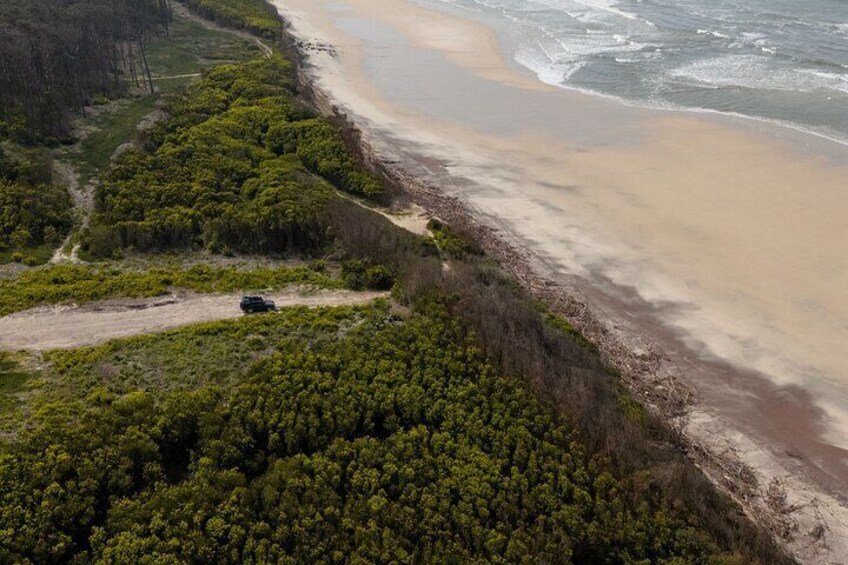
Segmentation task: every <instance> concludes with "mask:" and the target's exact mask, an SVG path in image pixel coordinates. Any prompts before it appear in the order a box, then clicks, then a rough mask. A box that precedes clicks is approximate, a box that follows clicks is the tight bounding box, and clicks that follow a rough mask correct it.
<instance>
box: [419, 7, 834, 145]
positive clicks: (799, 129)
mask: <svg viewBox="0 0 848 565" xmlns="http://www.w3.org/2000/svg"><path fill="white" fill-rule="evenodd" d="M416 5H417V4H416ZM439 9H440V10H442V11H444V12H445V13H448V14H451V15H452V16H454V17H456V18H460V19H467V20H469V21H473V22H477V23H480V24H482V25H486V23H484V22H486V21H490V22H491V25H495V23H494V20H493V19H492V18H490V17H488V16H487V15H485V14H483V13H482V12H473V11H472V10H464V9H463V7H462V6H460V5H458V4H448V3H445V4H444V5H443V6H440V8H439ZM513 47H514V45H513V44H511V43H510V42H509V41H506V40H505V39H504V38H501V41H500V50H501V51H502V52H504V51H506V52H508V51H510V50H511V48H513ZM503 62H504V65H505V66H507V67H508V68H511V69H512V70H513V71H514V72H516V73H519V74H522V75H525V76H527V77H532V80H534V81H536V82H538V83H539V84H541V85H544V86H546V87H551V88H555V89H558V90H566V91H569V92H573V93H575V94H579V95H582V96H591V97H596V98H600V99H603V100H608V101H610V102H613V103H616V104H620V105H622V106H626V107H628V108H634V109H637V110H648V111H652V112H670V113H678V114H683V115H687V114H691V115H693V116H699V115H707V116H716V117H719V118H720V119H727V120H741V121H742V122H751V124H750V126H751V127H754V126H756V125H765V126H766V127H774V128H779V129H783V130H787V132H788V133H789V134H790V135H799V134H800V135H808V136H812V137H815V138H816V139H817V140H820V141H823V142H826V143H835V144H837V145H840V146H843V147H848V137H844V138H842V137H837V136H835V135H829V134H828V133H825V132H822V131H817V130H815V129H813V128H812V127H811V126H805V125H803V124H799V123H795V122H789V121H783V120H778V119H773V118H767V117H764V116H755V115H748V114H742V113H739V112H726V111H722V110H715V109H711V108H697V107H687V106H675V105H673V104H670V105H662V104H658V103H657V104H654V103H651V102H650V101H647V100H645V101H639V100H632V99H628V98H624V97H622V96H618V95H615V94H608V93H605V92H600V91H595V90H591V89H588V88H581V87H579V86H574V85H570V84H565V83H558V84H553V83H551V82H548V81H545V80H544V79H543V78H542V77H540V76H539V75H538V73H536V71H534V70H533V69H531V68H529V67H526V66H524V65H523V64H522V63H520V62H518V61H517V60H515V59H514V58H512V57H506V56H504V58H503ZM846 135H847V136H848V134H846Z"/></svg>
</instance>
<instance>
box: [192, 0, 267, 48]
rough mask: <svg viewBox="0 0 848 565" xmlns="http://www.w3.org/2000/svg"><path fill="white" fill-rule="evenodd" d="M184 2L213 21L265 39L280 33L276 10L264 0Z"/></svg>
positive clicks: (196, 0) (198, 0)
mask: <svg viewBox="0 0 848 565" xmlns="http://www.w3.org/2000/svg"><path fill="white" fill-rule="evenodd" d="M185 4H186V6H188V7H189V8H191V9H192V10H193V11H195V12H197V13H198V14H200V15H202V16H203V17H205V18H208V19H210V20H212V21H213V22H218V23H220V24H222V25H227V26H231V27H234V28H236V29H243V30H247V31H250V32H252V33H255V34H257V35H259V36H261V37H264V38H266V39H279V38H280V34H281V33H282V29H283V25H282V22H281V21H280V19H279V17H278V16H277V10H276V9H275V8H274V7H273V6H271V5H270V4H269V3H268V2H266V1H265V0H185Z"/></svg>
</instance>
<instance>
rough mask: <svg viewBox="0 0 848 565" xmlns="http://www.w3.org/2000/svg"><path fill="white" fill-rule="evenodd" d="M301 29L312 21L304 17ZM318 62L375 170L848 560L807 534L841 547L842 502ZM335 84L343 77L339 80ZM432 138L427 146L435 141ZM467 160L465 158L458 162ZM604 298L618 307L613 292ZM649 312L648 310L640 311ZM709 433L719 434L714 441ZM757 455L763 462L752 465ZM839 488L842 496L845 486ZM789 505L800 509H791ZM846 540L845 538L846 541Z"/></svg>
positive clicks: (736, 486) (330, 100)
mask: <svg viewBox="0 0 848 565" xmlns="http://www.w3.org/2000/svg"><path fill="white" fill-rule="evenodd" d="M288 3H289V2H286V1H284V0H281V1H278V2H276V4H277V5H278V7H280V6H281V5H285V4H288ZM316 9H317V8H316ZM283 14H284V16H286V19H287V21H289V22H291V18H290V17H289V16H290V14H288V13H286V11H285V10H284V11H283ZM295 19H296V18H295ZM301 24H303V22H302V21H301ZM294 26H295V28H296V29H297V30H298V31H297V32H296V35H297V36H298V37H299V38H300V40H301V41H306V42H309V41H312V40H314V39H316V37H315V36H312V37H310V34H309V33H308V32H306V33H304V30H302V29H299V28H298V25H297V23H296V22H295V23H294ZM333 47H334V48H336V45H335V44H334V45H333ZM341 48H342V50H343V51H344V52H345V53H346V54H347V55H348V56H349V57H353V58H354V59H359V62H360V63H361V62H362V59H364V56H363V55H362V53H357V52H354V51H355V50H353V49H351V48H350V46H348V47H347V50H345V48H344V46H342V47H341ZM313 56H314V57H316V58H320V59H321V61H312V63H313V64H314V65H316V66H313V67H312V68H311V69H309V70H308V73H309V74H310V75H311V81H312V82H314V83H315V84H314V85H310V88H313V86H314V90H315V91H316V92H315V95H316V97H317V98H318V99H319V101H320V102H321V103H320V104H319V105H320V106H321V107H322V109H323V110H324V111H325V112H330V113H336V114H337V115H340V117H341V118H342V119H344V120H346V121H348V122H349V123H352V124H353V127H354V128H357V129H359V130H360V131H361V133H362V136H363V139H361V140H358V141H359V142H360V145H361V148H362V149H363V152H364V153H365V156H366V158H367V160H368V161H369V162H370V164H371V165H372V166H373V167H375V168H377V169H378V170H379V171H380V172H382V173H384V175H386V176H388V177H389V178H390V179H393V180H394V181H395V182H396V184H398V185H400V186H402V187H404V189H405V190H406V191H407V192H408V193H409V194H410V195H411V196H412V199H413V200H414V201H416V202H417V203H420V204H422V205H423V206H424V207H425V208H427V209H428V210H430V211H431V212H434V213H435V214H436V215H437V216H439V217H442V218H443V219H445V220H446V221H448V222H450V223H458V224H459V225H462V226H465V227H467V228H469V229H471V230H472V231H473V232H474V233H475V234H476V235H477V237H478V239H480V240H481V242H482V243H483V247H484V248H485V249H486V251H487V252H488V253H489V254H491V255H492V256H493V257H494V258H495V259H496V260H497V261H498V263H499V264H501V266H502V267H504V268H505V269H506V270H507V271H508V272H509V273H510V274H512V275H513V276H516V278H517V279H518V280H519V281H520V282H521V284H522V286H524V287H525V288H526V289H528V290H529V291H530V292H531V294H533V295H534V296H536V297H541V298H543V299H544V300H545V301H546V302H547V303H549V304H551V305H553V306H554V307H555V309H556V310H557V311H559V312H561V313H563V314H565V315H566V317H567V318H568V319H569V320H570V321H571V322H573V324H574V325H575V326H576V327H577V328H578V329H579V330H580V331H581V332H583V333H585V334H586V335H587V337H589V338H590V339H592V341H594V342H596V343H597V344H598V345H599V347H600V348H601V350H602V353H603V355H604V357H605V358H606V360H607V361H610V362H611V363H612V364H613V365H614V366H616V367H618V368H620V369H622V372H623V376H624V377H625V381H626V382H627V384H628V387H629V388H631V390H633V391H634V393H635V394H636V395H637V398H639V399H640V400H641V401H643V402H646V404H647V405H648V406H649V407H650V408H651V409H652V410H654V411H656V412H658V413H660V414H662V415H663V416H664V417H665V419H666V421H668V422H669V423H670V424H671V425H672V426H673V427H675V428H677V429H679V430H681V432H682V433H683V434H684V435H685V436H686V438H687V443H689V444H690V455H692V458H693V460H695V461H696V463H698V464H699V466H701V467H702V468H703V469H704V470H705V471H706V472H707V474H708V476H710V477H711V479H712V480H713V481H714V482H715V483H716V484H717V485H719V487H720V488H721V489H722V490H723V491H725V492H728V493H729V494H731V496H733V498H734V499H736V500H737V501H738V502H740V504H741V505H742V506H743V508H745V509H746V511H747V512H748V513H749V515H751V516H752V517H753V518H754V519H755V520H756V521H757V522H759V523H761V524H763V525H765V526H766V527H768V528H769V529H770V530H772V532H774V533H775V535H777V536H778V537H780V536H781V535H783V536H784V539H783V540H782V541H783V543H784V545H785V546H786V547H788V548H790V550H791V551H793V552H794V553H795V554H796V555H803V556H804V557H805V558H809V559H816V560H817V561H818V559H822V560H824V559H825V558H826V556H827V558H833V557H834V555H837V556H838V555H840V553H838V552H839V551H841V550H840V549H836V548H832V549H836V551H837V553H835V554H832V553H830V552H828V551H827V549H825V548H823V547H821V546H822V545H823V544H822V543H820V542H821V540H820V539H812V540H810V539H808V537H809V536H807V535H806V534H807V533H808V532H811V531H813V530H815V528H816V527H817V525H818V524H820V523H821V522H822V521H824V522H825V523H826V524H828V526H827V527H828V532H829V533H832V534H834V537H836V538H837V539H836V540H829V541H830V542H834V541H839V536H840V533H839V532H838V531H837V530H838V528H841V527H843V526H845V524H846V521H845V517H846V514H845V513H844V511H845V507H844V505H841V504H839V501H838V500H837V499H836V498H834V497H831V496H828V495H827V494H826V493H824V492H818V491H817V490H816V489H812V490H810V489H808V487H807V485H806V484H805V481H804V480H802V479H803V477H801V479H799V477H798V476H797V475H798V474H799V473H798V469H795V470H791V469H789V470H785V469H784V468H783V467H781V466H782V465H785V464H786V461H776V460H774V461H773V460H770V459H774V455H773V454H772V453H769V449H768V447H773V446H768V447H766V446H763V445H760V444H758V443H757V442H756V441H752V440H751V438H750V437H746V436H745V435H744V434H738V435H734V434H736V430H735V429H734V427H733V426H732V425H731V424H732V423H729V422H727V421H724V420H723V419H722V416H721V415H717V414H715V413H712V414H711V413H709V411H707V410H704V409H703V406H702V402H701V401H700V400H693V397H694V396H696V395H697V393H695V392H693V391H692V390H691V386H687V385H686V384H685V383H684V382H683V381H681V380H680V378H679V377H680V375H679V373H681V372H682V371H681V368H680V367H675V366H674V365H675V364H677V363H679V362H680V360H679V359H673V358H671V357H670V356H669V352H668V350H667V349H657V348H656V344H655V343H653V342H652V340H651V339H650V338H649V339H647V340H644V339H639V337H638V336H639V334H640V333H641V332H640V331H639V328H636V327H631V328H615V327H611V324H616V323H620V320H615V321H612V322H611V320H610V319H609V316H606V315H604V308H603V307H599V304H598V301H596V300H594V299H593V298H594V297H593V294H597V293H602V291H601V290H599V289H598V288H592V286H591V285H588V284H585V283H586V281H583V283H584V284H582V285H581V283H580V281H577V279H576V278H575V277H572V278H571V279H570V280H569V282H568V283H564V282H563V280H562V278H563V277H562V276H557V275H558V273H557V272H556V268H555V266H552V265H551V264H549V263H548V262H546V258H545V257H541V256H539V255H537V254H535V253H533V254H532V255H529V256H528V253H527V251H528V246H527V245H526V242H522V241H521V239H520V235H516V234H514V233H513V234H510V233H509V229H508V228H507V227H499V228H492V227H489V226H492V225H495V226H497V225H498V223H497V222H498V220H497V218H493V217H492V216H491V215H490V214H488V213H487V212H486V211H485V210H482V209H480V208H479V207H477V208H475V206H474V204H473V203H471V202H468V201H464V200H463V199H462V198H459V197H457V196H456V194H455V192H456V191H455V190H454V191H453V192H452V193H450V194H446V193H445V191H444V190H443V187H444V186H445V185H444V183H445V182H451V183H453V182H462V179H461V177H460V178H457V177H456V175H455V174H454V172H453V171H452V170H451V168H452V167H455V166H456V164H455V163H451V162H446V161H445V160H442V159H439V158H438V157H432V156H431V157H427V156H426V152H421V151H420V149H421V147H409V146H408V144H407V145H405V144H404V141H403V140H402V139H400V136H398V137H393V135H392V134H393V133H394V131H395V130H394V124H392V123H391V120H387V123H374V122H373V121H371V120H368V119H367V118H363V117H362V116H360V115H357V114H356V113H354V112H349V110H348V104H345V100H340V99H339V98H338V95H339V90H338V89H334V88H329V87H328V85H327V84H326V82H327V74H326V67H325V69H324V70H325V74H324V75H323V76H322V75H321V74H320V73H319V72H318V70H316V69H320V67H321V65H331V64H336V65H337V64H338V62H334V56H333V55H332V54H330V53H323V52H318V53H314V54H313ZM348 62H349V61H348ZM335 80H339V79H338V77H336V79H335ZM322 83H323V84H322ZM548 88H551V89H554V88H556V87H552V86H549V87H548ZM557 90H560V89H557ZM360 95H361V93H360ZM348 102H349V99H348ZM349 114H350V115H349ZM426 141H427V140H425V142H424V143H422V144H421V145H426ZM411 155H415V157H411ZM460 157H461V156H458V157H457V159H459V158H460ZM454 188H456V187H454ZM595 282H596V283H597V282H598V281H595ZM587 295H588V298H589V300H588V301H587ZM632 298H633V297H632V296H630V297H627V296H624V297H623V298H622V299H621V300H620V304H619V308H620V309H621V310H623V311H627V310H628V308H630V309H632V311H633V312H638V311H639V309H640V308H639V307H638V306H637V307H636V308H634V307H633V305H632V304H630V305H628V304H627V301H628V300H632ZM604 300H606V304H607V306H609V304H610V301H609V296H607V297H605V298H604ZM587 302H588V304H587ZM645 306H646V305H645V304H643V305H642V306H641V308H644V307H645ZM631 313H632V312H631ZM636 317H637V318H638V316H636ZM634 325H638V324H634ZM660 333H663V332H660ZM631 334H633V335H631ZM634 336H635V337H636V339H634ZM679 337H680V336H675V335H673V334H668V335H665V336H663V340H662V341H661V343H662V344H663V345H664V346H667V345H668V342H669V341H671V340H678V341H679ZM672 349H674V350H675V351H674V355H676V356H681V357H682V356H683V353H681V351H685V350H686V346H685V344H681V343H678V344H677V345H675V346H674V347H673V348H672ZM698 364H700V365H701V366H708V367H710V368H711V369H712V370H717V369H716V368H717V367H719V366H721V365H722V363H721V362H719V361H718V360H715V361H712V362H709V361H704V360H698ZM724 370H725V371H727V374H728V375H730V374H731V373H732V374H733V375H734V376H739V375H740V374H741V373H744V372H743V371H739V370H738V369H735V368H732V367H724ZM675 373H677V374H675ZM727 378H730V377H727ZM716 430H723V431H725V432H726V433H723V434H718V435H716V434H715V433H714V432H715V431H716ZM710 435H712V436H715V437H711V438H709V437H707V436H710ZM733 450H740V451H741V450H744V451H747V452H748V454H747V455H748V458H747V459H748V461H747V463H744V462H742V461H741V459H742V457H741V456H737V455H736V454H734V453H733ZM752 459H753V460H754V463H755V465H753V466H750V465H749V464H750V463H751V460H752ZM766 460H767V461H766ZM790 463H791V462H790ZM756 467H759V469H757V468H756ZM729 470H732V471H733V472H735V473H736V474H737V475H738V477H736V478H737V479H738V478H739V477H742V476H748V474H749V473H750V474H752V476H754V478H755V479H758V480H757V481H756V484H753V485H746V484H744V483H745V481H744V480H742V481H739V480H734V477H732V476H730V475H729V474H728V473H729ZM763 470H765V471H766V473H765V474H764V473H762V471H763ZM760 475H761V476H760ZM787 477H788V478H787ZM763 479H765V480H763ZM773 479H777V480H778V482H777V483H776V484H775V483H774V481H773ZM740 483H741V484H740ZM781 488H782V489H786V490H788V491H790V492H789V495H790V496H789V497H788V498H787V501H785V502H786V507H785V508H783V509H780V508H776V507H775V506H774V504H772V503H770V502H769V500H768V491H772V492H774V491H775V489H777V490H780V489H781ZM830 490H831V492H838V491H837V490H836V489H830ZM801 500H807V501H810V500H822V501H823V502H821V503H817V504H819V506H817V507H815V508H812V507H802V508H794V509H792V506H794V505H796V504H800V502H799V501H801ZM804 504H806V503H804ZM804 508H807V510H808V511H805V510H804ZM787 509H791V510H792V512H785V511H786V510H787ZM828 513H830V514H831V515H832V516H827V518H826V519H825V518H822V517H821V515H822V514H825V515H827V514H828ZM840 522H841V524H839V523H840ZM830 524H833V526H831V525H830ZM793 528H797V529H798V530H799V531H798V532H795V533H794V534H793V533H791V532H790V533H786V532H787V530H790V531H791V530H792V529H793ZM786 535H794V536H796V537H797V538H801V539H796V540H795V541H787V539H785V536H786ZM842 541H843V542H844V538H843V540H842ZM840 543H842V542H840ZM837 545H838V544H837ZM840 547H844V546H840ZM822 562H824V561H822Z"/></svg>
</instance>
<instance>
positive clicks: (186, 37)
mask: <svg viewBox="0 0 848 565" xmlns="http://www.w3.org/2000/svg"><path fill="white" fill-rule="evenodd" d="M260 53H261V49H260V48H259V46H258V45H257V44H256V42H255V41H252V40H250V39H248V38H245V37H242V36H239V35H237V34H235V33H231V32H228V31H220V30H215V29H209V28H208V27H206V26H204V25H203V24H201V23H200V22H198V21H196V20H193V19H189V18H187V17H185V16H182V15H180V14H178V13H175V14H174V21H173V22H172V24H171V27H170V35H169V36H167V37H162V38H158V39H156V40H155V41H153V43H152V44H151V46H150V50H149V52H148V53H147V61H148V63H149V64H150V72H151V74H152V75H153V77H154V80H155V79H156V78H157V77H167V76H174V75H185V74H191V73H199V72H202V71H204V70H206V69H209V68H211V67H214V66H215V65H219V64H221V63H235V62H239V61H246V60H248V59H251V58H253V57H255V56H257V55H258V54H260ZM169 83H170V81H169V82H168V84H169ZM165 84H166V83H165V81H162V82H161V83H160V82H157V83H156V86H158V87H162V88H165Z"/></svg>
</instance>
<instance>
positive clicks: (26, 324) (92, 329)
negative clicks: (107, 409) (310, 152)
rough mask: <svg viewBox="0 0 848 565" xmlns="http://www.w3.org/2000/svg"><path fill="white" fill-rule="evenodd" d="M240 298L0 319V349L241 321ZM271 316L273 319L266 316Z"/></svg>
mask: <svg viewBox="0 0 848 565" xmlns="http://www.w3.org/2000/svg"><path fill="white" fill-rule="evenodd" d="M387 296H388V293H386V292H353V291H348V290H334V291H328V290H323V291H316V292H309V293H306V292H302V291H289V292H283V293H276V294H273V295H267V296H266V297H267V298H269V299H271V300H274V302H276V303H277V306H278V307H286V306H308V307H318V306H347V305H354V304H365V303H367V302H370V301H372V300H374V299H376V298H380V297H387ZM240 298H241V295H240V294H223V295H220V294H217V295H182V296H181V295H169V296H160V297H157V298H149V299H142V300H110V301H105V302H97V303H93V304H87V305H85V306H46V307H39V308H34V309H32V310H26V311H24V312H16V313H14V314H11V315H9V316H5V317H2V318H0V350H2V349H5V350H22V349H23V350H49V349H70V348H74V347H82V346H86V345H96V344H98V343H103V342H106V341H109V340H111V339H116V338H121V337H129V336H133V335H139V334H147V333H156V332H161V331H164V330H167V329H171V328H177V327H180V326H186V325H190V324H197V323H201V322H211V321H215V320H224V319H229V318H238V317H240V316H243V315H244V314H242V312H241V310H240V309H239V299H240ZM269 315H273V314H269Z"/></svg>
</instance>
